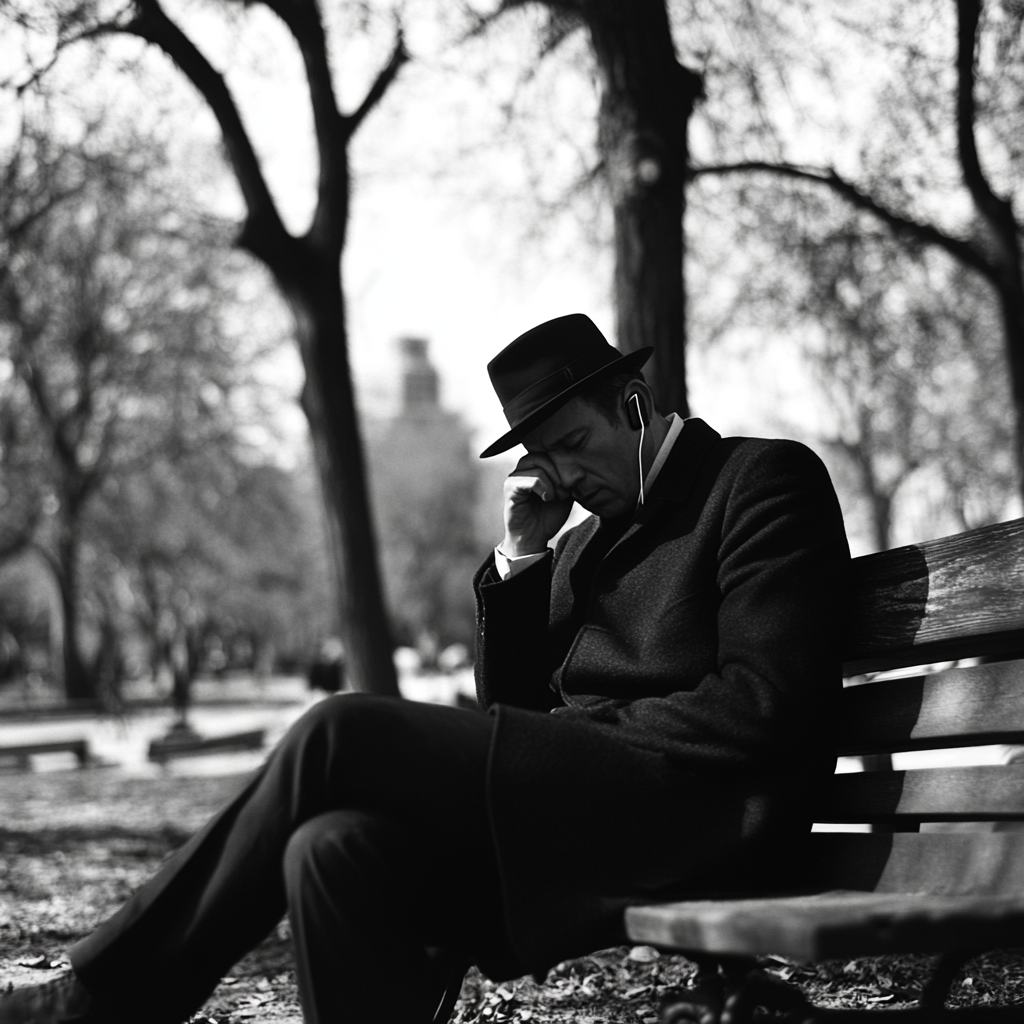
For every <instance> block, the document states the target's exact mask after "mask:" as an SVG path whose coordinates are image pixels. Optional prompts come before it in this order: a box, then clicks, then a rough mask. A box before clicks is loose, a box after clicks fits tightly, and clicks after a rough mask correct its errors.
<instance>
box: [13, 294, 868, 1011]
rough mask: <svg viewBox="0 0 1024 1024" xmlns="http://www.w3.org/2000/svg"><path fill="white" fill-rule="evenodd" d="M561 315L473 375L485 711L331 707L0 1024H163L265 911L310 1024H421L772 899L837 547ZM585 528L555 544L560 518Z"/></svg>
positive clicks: (823, 699) (583, 320) (629, 359)
mask: <svg viewBox="0 0 1024 1024" xmlns="http://www.w3.org/2000/svg"><path fill="white" fill-rule="evenodd" d="M648 355H649V351H647V352H637V353H631V354H629V355H626V356H620V355H619V354H618V353H617V352H616V351H615V350H614V349H613V348H612V347H611V346H610V345H608V343H607V342H606V341H605V339H604V338H603V337H602V336H601V334H600V332H599V331H598V330H597V328H596V327H595V326H594V325H593V323H592V322H591V321H590V320H589V319H588V318H587V317H585V316H582V315H580V314H574V315H571V316H567V317H560V318H558V319H556V320H553V321H549V322H548V323H545V324H541V325H540V326H539V327H537V328H534V329H533V330H532V331H528V332H527V333H526V334H524V335H522V336H520V337H519V338H517V339H516V340H515V341H514V342H512V344H511V345H509V346H508V347H507V348H506V349H504V350H503V351H502V352H501V353H499V355H498V356H496V357H495V359H494V360H492V362H491V363H490V365H489V367H488V369H489V372H490V375H491V380H492V383H493V384H494V387H495V390H496V391H497V393H498V396H499V398H500V399H501V400H502V404H503V406H504V411H505V414H506V417H507V419H508V421H509V425H510V430H509V431H508V432H507V433H506V434H505V435H504V436H503V437H502V438H500V439H499V440H498V441H496V442H495V443H494V444H493V445H491V446H490V448H488V449H487V450H486V451H485V452H484V453H483V454H484V456H489V455H492V454H495V453H497V452H500V451H504V450H507V449H508V448H511V447H513V446H514V445H515V444H517V443H520V442H522V443H523V444H524V445H525V447H526V451H527V454H526V455H525V456H524V457H523V458H522V459H520V461H519V464H518V466H517V467H516V470H515V471H514V472H513V474H512V475H511V476H510V477H509V479H508V481H507V482H506V485H505V512H504V518H505V535H504V538H503V539H502V541H501V543H500V544H499V546H498V548H497V549H496V551H495V553H494V555H493V556H492V557H490V558H488V560H487V562H486V563H485V564H484V566H483V567H482V568H481V570H480V571H479V573H478V574H477V577H476V579H475V581H474V583H475V587H476V593H477V601H478V626H479V629H478V645H477V687H478V694H479V698H480V703H481V705H482V706H483V707H484V708H485V709H487V710H489V711H491V712H492V714H491V715H489V716H484V715H478V714H476V713H474V712H469V711H459V710H457V709H452V708H443V707H433V706H427V705H414V704H410V703H405V702H400V701H394V700H389V699H386V698H374V697H361V696H346V697H343V698H331V699H328V700H326V701H324V702H322V703H321V704H319V705H318V706H317V707H316V708H315V709H314V710H313V711H311V712H310V713H308V714H307V715H306V716H304V717H303V718H302V719H301V720H300V721H299V722H298V723H297V724H296V726H295V727H294V728H293V729H292V731H291V732H290V733H289V735H288V736H287V737H286V738H285V740H283V741H282V743H281V744H280V745H279V747H278V748H277V750H276V751H275V752H274V753H273V755H272V756H271V758H270V759H269V761H268V763H267V765H266V766H265V767H264V768H263V769H261V771H260V772H259V773H257V775H256V776H255V778H254V779H253V780H252V781H251V782H250V783H249V784H248V786H247V787H246V789H245V790H244V791H243V792H242V793H241V794H240V795H239V796H238V798H236V800H234V801H233V802H232V803H231V804H230V805H229V806H228V807H227V808H225V810H224V811H222V812H221V814H220V815H218V816H217V817H216V818H215V819H214V820H213V821H212V822H210V824H209V825H207V827H206V828H205V829H203V830H202V831H201V832H200V833H199V834H198V835H197V836H195V837H193V839H192V840H190V842H189V843H188V844H186V846H185V847H184V848H183V849H182V850H181V851H179V852H178V853H177V854H176V855H175V856H174V857H173V858H172V859H171V860H170V861H169V862H168V864H167V865H166V866H165V867H164V868H163V869H162V870H161V871H160V872H159V873H158V874H157V875H156V876H155V878H153V879H152V880H151V881H150V882H149V883H148V884H147V885H146V886H144V887H143V888H142V889H141V890H140V891H139V892H138V893H137V894H136V895H135V896H134V897H132V899H131V900H129V902H128V903H127V904H126V905H125V907H123V908H122V909H121V910H120V911H119V912H118V913H117V914H116V915H115V916H114V917H113V918H111V919H110V920H109V921H107V922H105V923H104V924H103V925H101V926H100V928H99V929H97V931H96V932H94V933H93V934H92V935H91V936H89V937H88V938H86V939H85V940H83V941H82V942H80V943H78V944H77V945H76V946H75V947H74V948H73V949H72V950H71V951H70V960H71V963H72V965H73V968H74V970H73V973H72V974H70V975H68V976H67V977H65V978H63V979H60V980H59V981H58V982H57V983H55V984H53V985H51V986H49V987H45V986H43V987H37V988H34V989H31V990H22V992H21V993H15V994H14V995H12V996H9V997H7V998H6V999H5V1000H0V1024H26V1022H32V1024H44V1022H45V1024H51V1022H55V1021H76V1022H77V1024H120V1022H124V1024H127V1022H129V1021H131V1022H132V1024H163V1022H166V1024H173V1022H176V1021H180V1020H182V1019H184V1018H185V1017H187V1016H188V1014H189V1013H191V1012H192V1011H194V1010H195V1009H197V1008H198V1007H199V1006H200V1005H201V1003H202V1002H203V1000H204V999H205V998H206V996H207V995H208V994H209V992H210V991H212V989H213V987H214V986H215V985H216V983H217V981H218V979H219V978H220V977H221V975H222V974H223V973H224V972H225V971H226V970H227V968H228V967H229V966H230V965H231V964H232V963H233V962H234V961H236V960H237V959H238V958H239V957H240V956H241V955H242V954H243V953H244V952H245V951H246V950H247V949H249V948H251V947H252V946H253V945H255V944H256V943H257V942H258V941H259V940H260V939H261V938H262V937H263V936H264V935H265V934H266V933H267V932H268V931H269V930H270V929H271V928H272V927H273V925H274V924H275V923H276V921H277V920H278V918H279V917H280V916H281V914H282V913H283V912H284V911H285V909H287V911H288V914H289V919H290V922H291V926H292V931H293V934H294V936H295V945H296V961H297V973H298V979H299V988H300V995H301V998H302V1004H303V1013H304V1016H305V1018H306V1020H307V1021H310V1022H314V1024H326V1022H328V1021H329V1022H332V1024H337V1022H343V1021H344V1022H360V1021H374V1022H380V1021H384V1022H388V1024H400V1022H408V1024H420V1022H424V1024H425V1022H427V1021H431V1020H432V1019H435V1014H438V1015H439V1016H442V1017H443V1015H444V1012H443V1011H441V1010H439V1009H438V1004H439V1003H440V1004H441V1005H442V1006H450V1004H447V1003H446V1002H445V1000H444V999H443V998H442V997H443V995H444V993H445V991H446V988H447V989H448V990H449V991H451V985H452V983H453V982H454V983H456V984H457V981H458V979H459V978H460V977H461V974H462V971H463V970H464V968H465V965H466V964H467V963H469V962H476V963H478V964H479V965H480V966H481V967H482V969H483V970H484V971H485V972H487V973H488V974H490V975H491V976H492V977H495V978H507V977H514V976H517V975H519V974H523V973H525V972H527V971H534V972H542V971H544V970H545V969H547V968H548V967H550V966H552V965H553V964H554V963H556V962H558V961H559V960H562V959H565V958H567V957H570V956H573V955H578V954H582V953H585V952H587V951H589V950H593V949H595V948H599V947H602V946H607V945H611V944H614V943H617V942H620V941H622V940H623V938H624V936H623V932H622V910H623V908H624V907H625V906H627V905H629V904H630V903H636V902H640V901H644V900H652V899H662V898H668V897H675V896H681V895H685V894H688V893H692V894H697V893H702V894H707V893H709V892H716V891H723V890H732V891H736V890H744V889H747V890H749V889H752V888H757V887H759V886H762V885H774V886H777V885H780V884H787V883H790V882H792V881H793V878H794V870H793V869H794V864H793V863H792V862H793V861H794V860H797V859H798V858H797V856H796V851H797V843H796V839H797V837H799V836H800V835H802V834H803V833H805V832H806V830H807V827H808V824H809V820H810V819H809V813H810V811H809V808H810V806H811V804H810V801H811V800H812V798H813V795H814V788H815V782H816V781H817V780H821V779H823V778H824V777H826V776H827V774H828V773H829V772H830V771H831V769H832V744H831V743H830V741H829V733H830V726H831V721H832V713H833V698H834V696H835V693H836V691H837V688H838V686H839V658H838V645H837V640H836V638H837V623H838V619H839V615H840V611H841V608H842V602H843V597H844V590H845V581H846V570H847V565H848V559H849V554H848V550H847V546H846V539H845V534H844V532H843V524H842V518H841V515H840V512H839V508H838V504H837V502H836V499H835V494H834V492H833V490H832V486H831V483H830V482H829V479H828V475H827V473H826V472H825V470H824V468H823V467H822V465H821V463H820V462H819V461H818V460H817V459H816V458H815V456H814V455H812V454H811V453H810V452H809V451H808V450H807V449H806V448H804V447H802V446H801V445H798V444H795V443H793V442H786V441H763V440H758V439H750V438H730V439H722V438H720V437H719V435H718V434H716V433H715V432H714V431H713V430H711V428H710V427H708V426H707V425H706V424H704V423H703V422H702V421H700V420H697V419H691V420H687V421H686V422H683V421H682V420H680V419H679V418H678V417H677V416H670V417H668V418H665V417H663V416H662V415H660V414H659V413H658V411H657V410H656V409H655V408H654V403H653V401H652V398H651V392H650V390H649V388H648V387H647V385H646V383H645V382H644V379H643V377H642V375H641V374H640V366H641V364H642V363H643V362H644V360H645V359H646V358H647V356H648ZM574 500H575V501H578V502H580V504H582V505H583V506H584V507H585V508H587V509H588V510H590V511H591V512H593V513H594V515H593V516H592V517H591V518H590V519H588V520H586V521H585V522H584V523H582V524H581V525H580V526H578V527H576V528H575V529H573V530H569V531H567V532H566V533H565V534H564V535H563V536H562V537H561V538H560V539H559V541H558V543H557V546H556V548H555V550H554V551H553V552H552V551H551V550H549V548H548V542H549V541H550V540H551V539H552V538H553V537H554V536H555V535H556V534H557V533H558V531H559V530H560V529H561V527H562V526H563V525H564V523H565V521H566V518H567V516H568V514H569V510H570V507H571V505H572V502H573V501H574Z"/></svg>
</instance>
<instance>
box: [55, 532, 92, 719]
mask: <svg viewBox="0 0 1024 1024" xmlns="http://www.w3.org/2000/svg"><path fill="white" fill-rule="evenodd" d="M78 546H79V545H78V531H77V529H76V528H75V527H74V526H73V525H71V526H65V527H64V530H63V536H62V537H61V539H60V542H59V547H58V565H59V571H58V572H57V585H58V589H59V590H60V608H61V617H62V619H63V628H62V633H63V660H64V695H65V697H67V699H68V700H92V699H95V697H96V695H97V694H96V680H95V678H94V677H93V675H92V673H91V672H90V670H89V667H88V666H87V665H86V663H85V659H84V658H83V657H82V651H81V648H80V647H79V645H78V625H79V623H78V611H79V599H80V595H79V579H78Z"/></svg>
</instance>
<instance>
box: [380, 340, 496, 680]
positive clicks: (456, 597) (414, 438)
mask: <svg viewBox="0 0 1024 1024" xmlns="http://www.w3.org/2000/svg"><path fill="white" fill-rule="evenodd" d="M398 350H399V380H398V382H397V383H398V385H399V392H400V394H401V404H400V407H399V410H398V412H397V414H396V415H395V416H393V417H390V418H388V419H384V420H375V421H374V420H370V421H368V422H367V424H366V449H367V461H368V464H369V471H370V484H371V497H372V501H373V508H374V519H375V523H376V527H377V535H378V541H379V545H380V553H381V563H382V571H383V575H384V584H385V588H386V590H387V597H388V605H389V608H390V609H391V612H392V619H393V627H394V631H395V637H394V639H395V641H396V643H399V644H403V645H408V646H413V647H417V648H419V649H420V651H421V652H422V653H424V654H425V655H426V656H427V660H428V661H429V659H430V653H431V651H437V650H439V649H442V648H444V647H445V646H447V645H448V644H451V643H455V642H461V643H464V644H467V645H471V644H472V642H473V631H474V624H473V619H474V599H473V592H472V586H471V579H472V575H473V571H474V570H475V568H476V567H477V565H478V564H479V562H480V561H481V559H482V557H483V552H484V550H485V548H486V545H483V544H482V543H481V541H480V539H479V537H478V528H477V523H478V514H477V501H478V483H479V460H478V459H477V458H476V453H475V452H474V451H473V450H472V447H471V440H472V432H471V431H470V429H469V427H468V426H467V425H466V424H465V422H464V421H463V420H462V417H461V416H459V414H458V413H454V412H451V411H449V410H447V409H445V408H443V406H442V405H441V399H440V380H439V378H438V373H437V370H436V369H435V367H434V366H433V364H432V363H431V361H430V357H429V354H428V343H427V341H426V339H424V338H412V337H410V338H402V339H400V340H399V342H398ZM490 543H494V541H493V540H491V542H490Z"/></svg>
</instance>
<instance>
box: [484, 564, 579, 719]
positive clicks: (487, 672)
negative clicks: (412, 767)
mask: <svg viewBox="0 0 1024 1024" xmlns="http://www.w3.org/2000/svg"><path fill="white" fill-rule="evenodd" d="M552 561H553V555H552V553H551V552H549V553H548V554H547V555H545V557H544V558H542V559H540V560H539V561H538V562H535V563H534V564H533V565H531V566H529V567H528V568H526V569H524V570H523V571H522V572H519V573H516V575H515V576H512V577H511V578H510V579H507V580H504V581H503V580H501V579H500V578H499V576H498V572H497V569H495V566H494V555H493V554H491V555H490V556H489V557H488V559H487V561H486V562H484V564H483V566H481V568H480V569H479V571H478V572H477V574H476V576H475V577H474V579H473V588H474V590H475V591H476V612H477V615H476V618H477V630H476V669H475V671H476V695H477V700H478V701H479V702H480V706H481V707H482V708H483V709H484V710H485V711H487V710H489V709H490V708H491V706H492V705H494V704H497V703H501V704H512V705H515V706H516V707H521V708H529V709H531V710H534V711H549V710H550V709H551V708H552V707H554V705H555V704H557V703H559V701H558V699H557V697H556V695H555V694H554V693H553V692H552V690H551V688H550V686H549V678H548V677H549V672H548V663H547V633H548V612H549V607H550V603H551V565H552Z"/></svg>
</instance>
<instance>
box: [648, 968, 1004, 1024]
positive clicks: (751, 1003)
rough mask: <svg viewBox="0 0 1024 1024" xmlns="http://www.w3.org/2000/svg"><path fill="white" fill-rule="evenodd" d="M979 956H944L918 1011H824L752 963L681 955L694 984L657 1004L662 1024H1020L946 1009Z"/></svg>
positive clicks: (995, 1013) (970, 1009)
mask: <svg viewBox="0 0 1024 1024" xmlns="http://www.w3.org/2000/svg"><path fill="white" fill-rule="evenodd" d="M979 952H980V951H979V950H972V951H969V952H959V953H944V954H943V955H942V956H941V957H940V958H939V960H938V962H937V963H936V965H935V968H934V970H933V971H932V975H931V977H930V978H929V979H928V982H927V984H926V985H925V987H924V991H923V992H922V993H921V998H920V1000H919V1002H918V1005H917V1006H914V1007H910V1008H908V1009H905V1010H882V1009H872V1010H867V1009H843V1010H838V1009H837V1010H832V1009H825V1008H823V1007H818V1006H815V1005H814V1004H813V1003H811V1002H809V1001H808V999H807V998H806V996H804V994H803V992H801V991H800V989H798V988H797V987H796V986H795V985H790V984H787V983H786V982H783V981H779V980H778V979H777V978H773V977H771V976H770V975H769V974H766V973H765V972H764V971H762V970H761V969H760V968H759V967H758V966H757V963H756V961H755V960H754V959H753V958H747V957H728V958H726V957H721V958H719V957H709V956H707V954H686V955H687V957H688V959H690V960H693V961H694V962H695V963H696V964H697V978H696V983H695V985H694V987H693V988H690V989H685V990H682V991H679V992H674V993H671V994H670V995H667V996H666V997H665V998H664V999H663V1000H662V1004H661V1020H662V1024H751V1022H752V1021H753V1020H754V1019H755V1016H754V1014H755V1010H757V1009H758V1008H763V1009H765V1010H767V1011H768V1013H769V1014H771V1015H772V1016H770V1017H768V1018H764V1017H761V1015H758V1019H766V1020H769V1021H774V1022H778V1024H883V1022H884V1021H890V1022H892V1024H937V1022H939V1021H947V1022H949V1024H1020V1022H1021V1021H1024V1004H1016V1005H1009V1006H965V1007H962V1008H959V1009H955V1010H949V1009H946V999H947V997H948V996H949V990H950V987H951V985H952V984H953V982H954V981H955V979H956V976H957V974H958V973H959V971H960V969H961V968H962V967H963V965H964V964H965V963H967V961H968V960H971V959H972V958H973V957H975V956H977V955H978V953H979Z"/></svg>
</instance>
